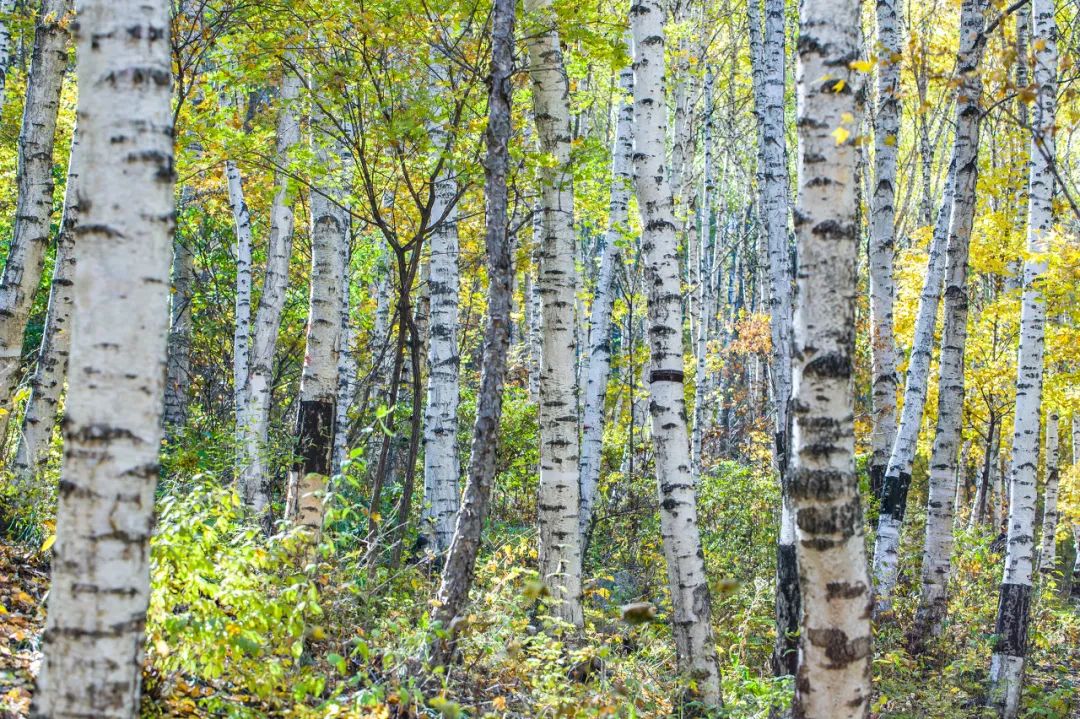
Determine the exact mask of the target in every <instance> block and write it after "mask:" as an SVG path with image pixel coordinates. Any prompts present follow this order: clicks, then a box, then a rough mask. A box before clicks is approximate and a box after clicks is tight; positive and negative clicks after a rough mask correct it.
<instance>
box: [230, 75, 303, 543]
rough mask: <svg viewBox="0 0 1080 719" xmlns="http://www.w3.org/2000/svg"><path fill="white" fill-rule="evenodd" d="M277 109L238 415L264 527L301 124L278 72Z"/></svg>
mask: <svg viewBox="0 0 1080 719" xmlns="http://www.w3.org/2000/svg"><path fill="white" fill-rule="evenodd" d="M283 73H284V75H283V76H282V79H281V98H280V99H281V103H282V104H281V109H280V111H279V114H278V123H277V148H276V150H275V164H276V165H277V167H279V168H283V169H280V170H278V171H277V172H276V173H275V178H274V186H275V191H274V202H273V206H272V207H271V210H270V236H269V240H268V243H267V251H266V274H265V275H264V276H263V285H262V296H261V297H260V298H259V308H258V310H257V311H256V314H255V328H254V329H255V332H254V338H253V341H252V344H251V353H250V359H251V361H250V364H249V366H248V371H247V382H246V383H245V386H244V390H243V402H244V403H243V405H242V406H241V408H240V411H239V412H238V416H239V424H238V427H237V430H238V432H239V435H240V436H239V444H240V467H239V472H238V475H237V485H238V488H239V490H240V496H241V497H242V498H243V501H244V505H245V506H246V507H248V509H249V510H251V511H252V512H253V513H254V514H255V515H257V516H258V517H259V518H260V519H261V521H262V522H263V523H264V525H266V526H269V524H268V523H269V520H270V517H269V514H268V511H269V506H270V476H269V474H268V471H267V467H266V458H265V451H266V440H267V431H268V427H269V422H270V390H271V386H270V383H271V380H272V379H273V363H274V352H275V350H276V349H277V339H278V330H279V329H280V327H281V312H282V310H283V309H284V307H285V290H286V288H287V286H288V282H289V258H290V257H291V256H292V241H293V223H294V217H293V210H292V192H291V191H290V186H291V184H292V182H291V180H290V176H289V173H288V170H287V168H288V167H289V162H290V156H291V154H292V150H293V147H294V146H295V145H296V143H297V142H299V140H300V122H299V119H298V116H297V108H295V107H294V105H295V103H296V100H297V97H298V96H299V94H300V85H301V82H300V78H299V77H298V76H297V75H296V74H295V73H294V72H293V71H292V70H291V69H290V68H287V67H286V68H284V69H283Z"/></svg>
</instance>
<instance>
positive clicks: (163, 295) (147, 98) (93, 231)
mask: <svg viewBox="0 0 1080 719" xmlns="http://www.w3.org/2000/svg"><path fill="white" fill-rule="evenodd" d="M74 27H75V32H76V37H77V43H78V77H79V80H80V82H79V85H80V92H79V105H78V123H79V133H80V152H81V156H82V159H83V160H84V164H85V166H86V167H92V168H94V172H93V173H87V174H86V175H84V176H83V177H81V178H80V180H79V183H78V195H79V198H80V206H81V217H80V225H79V261H78V264H77V265H76V267H75V279H74V288H75V314H74V324H73V327H74V329H73V332H72V348H71V376H72V382H71V389H70V392H69V393H68V398H67V407H66V413H67V414H66V419H65V432H64V468H63V472H62V479H61V483H60V487H61V489H60V503H59V507H58V509H57V522H56V529H57V533H56V543H55V545H54V551H55V558H54V560H53V562H52V567H53V570H52V587H51V589H50V591H49V599H48V619H47V623H46V628H45V634H44V642H43V647H42V650H43V655H44V659H43V661H42V665H41V671H40V674H39V675H38V686H37V691H36V693H35V695H34V703H33V706H32V708H31V712H30V713H31V716H33V717H39V718H42V719H45V718H48V719H61V718H64V717H71V718H74V717H87V716H94V717H103V718H108V719H113V718H116V719H134V718H135V717H137V716H138V715H139V693H140V679H141V676H142V655H143V642H144V636H143V627H144V624H145V620H146V608H147V604H148V601H149V596H150V574H149V570H150V567H149V560H150V533H151V528H152V526H153V519H154V488H155V485H156V484H157V477H158V451H159V449H160V443H161V400H162V393H163V390H164V379H165V349H166V335H167V332H168V313H167V308H168V294H169V289H168V288H169V260H170V254H171V253H170V247H171V240H172V234H173V229H174V225H175V208H174V203H173V183H174V172H173V147H172V142H173V127H172V113H171V107H170V89H171V79H172V70H171V57H170V48H169V3H167V2H165V0H156V1H153V0H80V2H79V6H78V16H77V21H76V23H74Z"/></svg>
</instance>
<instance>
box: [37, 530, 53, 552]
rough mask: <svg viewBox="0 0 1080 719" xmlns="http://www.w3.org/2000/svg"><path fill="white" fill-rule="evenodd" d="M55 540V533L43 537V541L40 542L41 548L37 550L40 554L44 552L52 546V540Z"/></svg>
mask: <svg viewBox="0 0 1080 719" xmlns="http://www.w3.org/2000/svg"><path fill="white" fill-rule="evenodd" d="M55 541H56V534H50V535H49V536H48V537H46V538H45V541H44V542H42V543H41V549H40V550H39V551H40V552H41V553H42V554H45V552H47V551H49V549H51V548H52V545H53V542H55Z"/></svg>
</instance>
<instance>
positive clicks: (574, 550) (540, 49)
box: [524, 0, 584, 627]
mask: <svg viewBox="0 0 1080 719" xmlns="http://www.w3.org/2000/svg"><path fill="white" fill-rule="evenodd" d="M524 8H525V12H527V13H528V14H529V15H530V18H531V20H532V23H534V24H535V25H534V27H533V29H532V30H531V31H530V32H529V33H527V35H526V45H527V46H528V50H529V76H530V77H531V78H532V85H533V112H534V116H535V120H536V129H537V134H538V135H539V137H540V148H541V150H542V151H543V152H544V153H545V154H547V155H550V156H551V158H552V160H553V161H552V162H550V163H549V162H545V163H544V164H543V165H542V166H541V169H540V190H541V195H542V209H543V225H542V227H543V237H542V239H541V242H540V276H539V281H538V288H539V292H540V300H541V310H542V314H543V319H542V322H541V328H542V338H541V341H542V344H543V349H542V351H541V354H540V359H541V367H540V499H539V503H538V511H537V519H538V524H539V529H540V550H539V553H540V575H541V577H542V580H543V582H544V584H545V585H546V586H547V587H548V589H549V590H550V591H551V593H552V595H553V596H554V597H556V598H557V600H558V602H557V605H556V607H555V612H556V614H557V615H558V616H559V617H560V618H561V619H564V620H566V621H567V622H570V623H571V624H573V625H574V626H578V627H580V626H581V625H582V623H583V622H584V617H583V615H582V610H581V529H580V523H579V521H578V516H579V510H580V504H581V491H580V485H579V468H578V461H579V443H578V417H577V372H576V368H575V366H574V362H575V356H576V350H577V345H576V343H575V339H574V330H575V326H576V323H575V320H574V306H575V295H576V292H577V269H576V267H575V262H574V260H575V257H576V252H575V239H574V188H573V175H572V172H571V165H570V144H571V140H572V139H573V138H572V134H571V127H570V88H569V83H568V81H567V78H566V70H565V68H564V66H563V56H562V49H561V47H560V41H559V31H558V28H557V26H556V19H555V13H554V9H553V7H552V3H551V0H526V1H525V5H524Z"/></svg>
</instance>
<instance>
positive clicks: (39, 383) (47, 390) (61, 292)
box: [12, 128, 82, 496]
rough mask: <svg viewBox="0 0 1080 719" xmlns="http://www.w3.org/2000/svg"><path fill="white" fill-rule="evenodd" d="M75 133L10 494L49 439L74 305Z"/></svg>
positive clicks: (30, 481) (32, 469)
mask: <svg viewBox="0 0 1080 719" xmlns="http://www.w3.org/2000/svg"><path fill="white" fill-rule="evenodd" d="M81 156H82V151H81V149H80V148H79V130H78V128H76V129H75V131H74V133H73V134H72V136H71V154H70V157H69V160H68V171H67V184H66V185H65V187H64V216H63V218H62V219H61V220H60V231H59V233H58V234H57V236H56V259H55V261H54V262H53V276H52V284H51V285H50V287H49V309H48V311H47V312H46V314H45V329H44V331H43V332H42V337H41V348H40V349H39V350H38V363H37V368H36V369H35V370H34V377H33V379H32V380H31V381H30V399H29V400H27V403H26V412H25V413H24V414H23V420H22V430H21V431H20V432H19V443H18V446H17V448H16V450H15V461H14V463H13V465H12V469H13V471H14V474H15V486H16V487H18V488H19V489H18V490H17V491H16V492H15V494H16V496H27V492H28V491H30V490H32V488H33V486H34V479H35V478H36V477H37V476H38V474H39V473H40V471H41V463H42V462H43V461H44V460H45V458H46V456H47V455H48V451H49V444H50V443H51V441H52V435H53V426H54V425H55V423H56V418H57V412H58V409H59V405H60V394H61V393H62V392H63V389H64V382H65V380H66V379H67V373H68V357H69V355H70V352H71V329H70V327H69V324H70V321H71V313H72V309H73V306H74V302H75V288H74V284H73V281H74V275H75V228H76V227H77V225H78V222H79V210H80V207H79V195H78V185H79V172H80V166H81V165H82V157H81Z"/></svg>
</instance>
